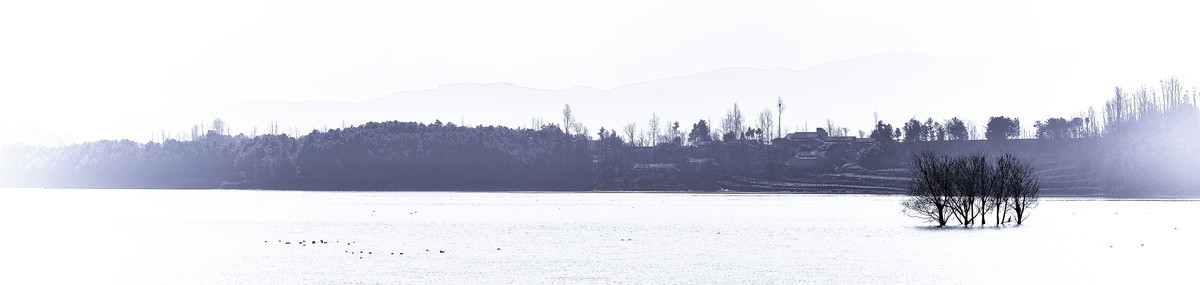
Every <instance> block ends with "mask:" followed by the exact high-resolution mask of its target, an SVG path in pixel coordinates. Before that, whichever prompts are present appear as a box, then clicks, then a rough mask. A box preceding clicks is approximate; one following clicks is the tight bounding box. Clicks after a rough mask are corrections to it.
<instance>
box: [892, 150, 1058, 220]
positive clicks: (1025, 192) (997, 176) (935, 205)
mask: <svg viewBox="0 0 1200 285" xmlns="http://www.w3.org/2000/svg"><path fill="white" fill-rule="evenodd" d="M910 163H911V164H912V170H911V172H910V177H911V178H912V182H911V184H910V186H909V195H910V197H909V199H908V200H905V201H904V202H902V205H903V206H904V212H905V213H906V214H908V215H909V216H913V217H917V218H921V219H924V220H926V221H930V222H936V223H937V224H938V226H939V227H941V226H945V225H946V223H947V222H948V221H949V220H950V218H954V219H955V220H957V221H958V222H959V223H960V224H962V225H963V226H964V227H968V226H971V225H973V224H975V221H976V219H978V221H979V223H980V224H986V223H987V218H986V217H987V214H988V213H989V212H991V213H994V214H995V217H996V219H995V224H996V225H1001V224H1003V223H1006V222H1008V220H1007V219H1006V215H1007V213H1009V212H1010V211H1011V212H1012V213H1013V214H1014V216H1015V218H1016V222H1017V224H1018V225H1020V224H1021V223H1023V222H1024V220H1025V219H1026V218H1028V216H1029V214H1028V211H1029V209H1031V208H1033V207H1035V206H1036V205H1037V199H1038V195H1039V186H1038V180H1037V178H1036V177H1035V176H1034V175H1033V169H1032V168H1031V167H1029V165H1027V164H1023V163H1021V162H1020V160H1018V159H1017V158H1016V157H1015V156H1013V155H1011V154H1006V155H1004V156H1002V157H1000V159H999V160H997V161H996V163H995V164H994V165H993V164H990V163H988V160H987V156H986V155H983V154H976V155H969V156H962V157H950V156H945V155H936V154H934V153H933V152H924V153H921V154H918V155H915V156H913V158H912V160H911V162H910Z"/></svg>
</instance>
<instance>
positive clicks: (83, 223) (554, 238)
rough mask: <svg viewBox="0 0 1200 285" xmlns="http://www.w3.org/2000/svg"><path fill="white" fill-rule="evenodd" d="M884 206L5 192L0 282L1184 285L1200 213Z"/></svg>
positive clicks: (873, 200) (773, 199)
mask: <svg viewBox="0 0 1200 285" xmlns="http://www.w3.org/2000/svg"><path fill="white" fill-rule="evenodd" d="M900 199H901V198H900V197H889V196H850V195H837V196H824V195H821V196H814V195H747V194H740V195H739V194H731V195H720V194H701V195H692V194H640V193H455V192H400V193H370V192H353V193H329V192H323V193H321V192H291V191H231V190H191V191H186V190H42V189H36V190H34V189H3V190H0V214H2V216H3V218H2V219H3V220H2V222H3V224H2V225H0V226H3V228H4V231H3V235H2V237H0V250H2V252H3V257H0V258H3V259H4V260H5V261H6V262H4V263H5V264H6V265H5V270H4V271H5V273H4V274H3V275H0V283H6V284H14V283H30V282H36V283H62V282H72V283H77V284H78V283H130V282H133V283H170V284H178V283H204V284H226V283H285V284H293V283H443V284H445V283H451V284H461V283H690V284H696V283H738V284H740V283H898V282H904V283H936V282H946V281H949V282H954V283H1061V282H1073V283H1090V282H1103V283H1145V282H1156V283H1193V282H1195V281H1196V279H1197V276H1196V275H1195V274H1193V271H1194V270H1195V269H1194V267H1195V265H1196V264H1198V261H1197V260H1198V259H1200V255H1197V254H1198V253H1200V247H1198V246H1197V245H1196V241H1200V239H1198V238H1200V221H1198V217H1200V202H1196V201H1111V200H1064V199H1048V200H1044V201H1043V203H1042V205H1041V206H1040V207H1039V208H1038V209H1036V210H1035V211H1034V212H1033V216H1032V218H1031V220H1030V221H1029V224H1027V225H1025V226H1021V227H1007V228H1002V229H993V228H984V229H970V230H961V229H941V230H936V229H930V228H928V227H925V226H923V225H924V224H922V223H921V221H919V220H916V219H913V218H909V217H906V216H904V215H903V214H901V213H900V210H901V209H900V206H899V200H900ZM314 240H316V241H317V243H316V244H313V243H311V242H310V241H314ZM301 241H305V242H304V243H303V244H301ZM321 241H324V242H325V243H321ZM289 242H290V244H287V243H289ZM426 250H428V251H426ZM360 251H361V252H363V253H359V252H360ZM441 251H444V253H442V252H441ZM350 252H353V254H351V253H350ZM367 252H370V254H367ZM401 253H403V254H401Z"/></svg>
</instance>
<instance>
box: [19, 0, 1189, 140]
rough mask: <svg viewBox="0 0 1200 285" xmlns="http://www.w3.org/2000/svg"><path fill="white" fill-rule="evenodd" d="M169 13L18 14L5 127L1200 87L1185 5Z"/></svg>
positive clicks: (167, 9) (628, 5) (371, 6)
mask: <svg viewBox="0 0 1200 285" xmlns="http://www.w3.org/2000/svg"><path fill="white" fill-rule="evenodd" d="M167 2H168V1H121V0H113V1H5V2H3V3H0V38H2V39H3V40H2V44H0V96H2V98H3V99H2V100H3V101H2V103H0V119H2V120H3V122H4V123H0V124H2V125H0V128H7V129H28V128H31V127H36V126H37V125H43V124H44V125H52V126H61V125H69V122H70V121H73V120H86V119H88V118H91V117H97V116H99V117H103V116H108V115H109V114H112V113H122V112H130V111H136V110H144V109H157V108H165V109H169V108H176V107H180V106H194V105H209V104H217V103H238V102H247V101H253V100H281V101H302V100H330V101H349V102H358V101H363V100H367V99H372V98H378V97H382V96H386V95H388V94H391V93H394V92H397V91H405V90H419V89H429V88H435V87H437V86H439V85H442V84H448V83H462V82H482V83H490V82H511V83H514V84H516V85H520V86H527V87H533V88H543V89H565V88H570V87H574V86H591V87H596V88H614V87H617V86H620V85H623V84H628V83H634V82H639V81H647V80H654V79H661V78H665V77H670V76H679V75H686V74H693V73H699V72H705V71H710V70H714V69H719V68H725V67H752V68H792V69H804V68H808V67H811V66H813V65H817V64H821V63H826V62H830V61H835V60H841V59H848V58H853V57H858V56H864V55H870V54H877V53H884V52H895V51H904V50H910V51H917V52H922V53H927V54H931V55H938V56H951V57H959V56H974V55H985V54H995V53H1028V54H1037V55H1054V56H1065V57H1071V58H1073V59H1075V60H1078V61H1080V62H1085V63H1089V66H1094V67H1097V68H1090V69H1089V70H1092V72H1094V73H1095V74H1094V75H1091V76H1094V77H1096V78H1097V80H1101V81H1107V82H1112V84H1129V85H1136V84H1142V83H1154V82H1157V79H1160V78H1162V77H1164V76H1167V75H1181V76H1184V77H1185V80H1187V82H1189V83H1191V82H1194V81H1193V80H1194V79H1196V78H1195V77H1193V76H1190V75H1194V74H1200V72H1197V69H1198V67H1200V46H1198V45H1197V42H1198V41H1197V38H1196V37H1197V36H1196V33H1195V28H1196V27H1198V26H1200V24H1197V20H1200V17H1197V16H1198V15H1197V14H1196V12H1197V11H1200V10H1198V9H1196V8H1197V7H1196V6H1197V4H1193V3H1192V2H1184V1H1181V2H1178V3H1173V2H1150V1H1127V2H1126V3H1123V4H1121V3H1108V2H1109V1H1081V2H1051V1H1002V2H1001V1H991V2H978V1H945V2H942V1H819V2H818V1H813V2H807V1H778V2H775V1H725V2H712V1H670V2H662V1H595V2H583V1H324V2H308V1H266V2H262V1H245V0H239V1H195V2H183V3H180V2H172V3H167ZM964 2H969V3H964ZM1114 2H1115V1H1114ZM1045 76H1047V77H1055V76H1060V75H1058V74H1046V75H1045ZM1107 95H1108V94H1099V95H1097V96H1107ZM1080 100H1087V101H1089V102H1093V101H1098V100H1102V99H1097V98H1080ZM1069 111H1072V112H1073V111H1076V110H1069ZM864 112H865V111H864ZM114 128H116V127H114ZM50 131H51V132H56V131H55V130H50ZM66 132H67V133H62V130H58V132H57V134H59V135H70V131H66Z"/></svg>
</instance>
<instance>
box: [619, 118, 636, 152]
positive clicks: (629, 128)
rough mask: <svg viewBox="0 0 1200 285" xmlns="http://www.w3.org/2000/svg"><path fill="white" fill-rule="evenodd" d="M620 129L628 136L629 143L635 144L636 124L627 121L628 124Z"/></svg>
mask: <svg viewBox="0 0 1200 285" xmlns="http://www.w3.org/2000/svg"><path fill="white" fill-rule="evenodd" d="M622 130H623V131H625V135H626V136H628V137H629V145H631V146H632V145H635V144H636V141H637V132H638V131H637V124H635V123H629V124H628V125H625V128H624V129H622Z"/></svg>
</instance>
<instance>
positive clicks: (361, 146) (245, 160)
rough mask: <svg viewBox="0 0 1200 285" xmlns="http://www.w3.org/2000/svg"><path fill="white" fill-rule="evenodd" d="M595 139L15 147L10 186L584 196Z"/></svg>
mask: <svg viewBox="0 0 1200 285" xmlns="http://www.w3.org/2000/svg"><path fill="white" fill-rule="evenodd" d="M586 147H587V140H586V139H581V138H577V137H572V136H569V135H567V134H564V133H563V132H562V131H560V130H559V129H558V128H557V127H547V128H543V129H540V130H530V129H511V128H506V127H490V126H489V127H459V126H455V125H453V124H446V125H443V124H441V123H440V122H439V123H435V124H429V125H426V124H420V123H405V122H384V123H374V122H373V123H367V124H364V125H361V126H357V127H350V128H345V129H334V130H329V131H326V132H318V131H313V132H312V133H310V134H307V135H304V136H302V137H299V138H295V137H290V136H287V135H270V134H268V135H261V136H257V137H247V136H243V135H237V136H230V135H226V134H221V133H219V132H217V131H209V132H208V133H207V135H204V136H202V137H199V138H198V139H196V140H192V141H177V140H168V141H166V142H164V143H153V142H152V143H145V144H142V143H136V142H132V141H128V140H122V141H99V142H90V143H84V144H79V145H74V146H69V147H62V148H31V147H23V148H10V149H7V150H5V155H4V157H6V158H7V160H8V161H5V162H4V163H3V164H0V165H2V166H3V167H4V169H3V171H2V172H0V175H2V176H0V181H3V183H4V184H5V185H4V186H23V187H83V188H218V187H225V188H268V189H272V188H273V189H334V190H336V189H582V188H586V187H588V186H589V184H588V180H587V179H588V175H587V174H588V170H589V169H588V167H589V162H590V161H589V159H588V156H587V153H586Z"/></svg>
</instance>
